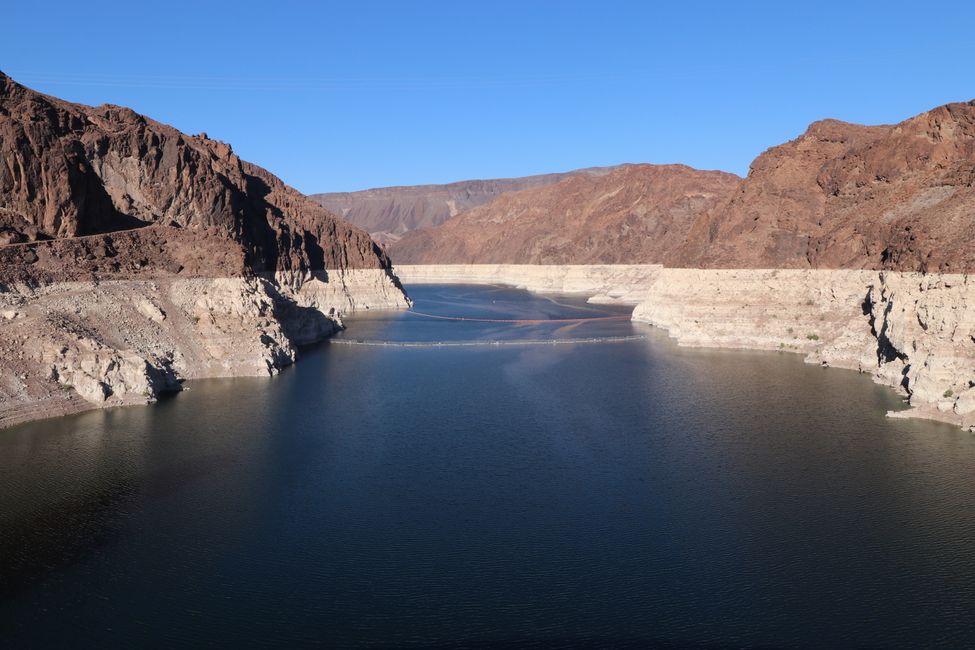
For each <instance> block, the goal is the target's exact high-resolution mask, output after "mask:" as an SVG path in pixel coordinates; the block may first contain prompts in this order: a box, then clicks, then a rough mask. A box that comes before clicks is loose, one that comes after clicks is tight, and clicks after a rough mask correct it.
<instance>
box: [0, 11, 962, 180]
mask: <svg viewBox="0 0 975 650" xmlns="http://www.w3.org/2000/svg"><path fill="white" fill-rule="evenodd" d="M655 5H656V3H652V2H650V1H645V2H618V1H612V0H601V1H595V0H594V1H592V2H573V1H569V0H560V1H552V2H548V1H536V2H532V1H530V0H521V1H520V2H507V1H499V0H490V1H485V2H477V3H475V2H461V1H459V0H455V1H453V2H433V1H430V2H421V1H419V0H415V1H408V0H401V1H399V2H370V1H368V0H356V1H351V0H345V1H342V2H331V1H326V2H310V1H309V2H295V1H290V0H278V1H277V2H247V1H237V2H204V1H202V0H198V2H193V3H190V2H186V3H183V2H179V1H175V2H165V3H143V2H131V1H128V2H98V1H87V2H84V3H79V2H70V3H67V2H65V3H58V2H22V1H19V0H14V2H12V3H9V4H8V6H5V7H4V10H3V22H2V24H0V69H2V70H3V71H4V72H6V73H7V74H9V75H11V76H13V77H14V78H15V79H17V80H19V81H21V82H23V83H25V84H26V85H28V86H31V87H33V88H35V89H37V90H40V91H43V92H47V93H50V94H54V95H57V96H60V97H64V98H66V99H70V100H73V101H79V102H83V103H88V104H100V103H114V104H122V105H126V106H131V107H132V108H134V109H136V110H137V111H139V112H142V113H145V114H147V115H149V116H151V117H153V118H155V119H158V120H160V121H163V122H167V123H169V124H172V125H174V126H176V127H177V128H179V129H181V130H183V131H187V132H191V133H196V132H199V131H207V132H208V133H209V134H210V136H211V137H216V138H219V139H221V140H226V141H228V142H230V143H232V144H233V146H234V148H235V150H236V151H237V152H238V153H239V154H240V155H241V156H242V157H243V158H245V159H248V160H250V161H252V162H255V163H257V164H259V165H262V166H264V167H266V168H268V169H270V170H271V171H272V172H274V173H276V174H277V175H279V176H280V177H281V178H283V179H284V180H285V181H286V182H288V183H290V184H292V185H294V186H295V187H297V188H298V189H300V190H302V191H305V192H316V191H335V190H354V189H362V188H366V187H375V186H382V185H398V184H415V183H439V182H447V181H452V180H461V179H466V178H493V177H501V176H520V175H525V174H535V173H542V172H552V171H561V170H566V169H573V168H577V167H584V166H590V165H606V164H614V163H619V162H653V163H670V162H682V163H686V164H689V165H692V166H695V167H700V168H707V169H725V170H728V171H733V172H737V173H739V174H744V173H746V172H747V169H748V165H749V163H750V162H751V160H752V159H753V158H754V157H755V156H756V155H758V154H759V153H760V152H761V151H762V150H764V149H766V148H767V147H769V146H772V145H774V144H778V143H780V142H783V141H785V140H788V139H791V138H793V137H795V136H796V135H798V134H799V133H801V132H802V131H803V130H804V129H805V127H806V125H807V124H808V123H809V122H812V121H814V120H817V119H820V118H824V117H835V118H839V119H844V120H849V121H854V122H865V123H886V122H896V121H899V120H901V119H904V118H906V117H909V116H910V115H913V114H916V113H918V112H921V111H924V110H926V109H928V108H932V107H934V106H937V105H939V104H943V103H945V102H949V101H962V100H969V99H972V98H975V65H973V61H975V37H973V35H972V26H973V25H975V3H972V2H957V3H956V2H940V3H935V4H928V5H925V4H923V3H898V2H853V1H852V0H848V1H847V2H830V1H821V2H815V3H813V2H810V3H799V2H795V3H793V2H774V3H764V2H738V3H730V2H714V3H709V2H693V1H685V2H678V3H660V6H655Z"/></svg>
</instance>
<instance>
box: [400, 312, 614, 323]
mask: <svg viewBox="0 0 975 650" xmlns="http://www.w3.org/2000/svg"><path fill="white" fill-rule="evenodd" d="M406 313H407V314H413V315H414V316H423V317H425V318H436V319H439V320H456V321H468V322H473V323H518V324H522V325H526V324H527V325H546V324H549V323H585V322H589V321H606V320H630V315H629V314H621V315H619V316H592V317H589V318H470V317H467V316H439V315H437V314H427V313H425V312H422V311H415V310H413V309H411V310H409V311H407V312H406Z"/></svg>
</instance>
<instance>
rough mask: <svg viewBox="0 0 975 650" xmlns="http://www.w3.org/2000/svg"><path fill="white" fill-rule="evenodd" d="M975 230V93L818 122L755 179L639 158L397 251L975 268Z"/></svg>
mask: <svg viewBox="0 0 975 650" xmlns="http://www.w3.org/2000/svg"><path fill="white" fill-rule="evenodd" d="M665 169H668V171H667V172H666V173H664V170H665ZM701 174H704V176H701ZM692 179H695V182H697V183H698V184H694V183H691V180H692ZM705 181H706V182H705ZM701 183H704V184H701ZM973 241H975V101H971V102H959V103H953V104H947V105H944V106H940V107H938V108H935V109H932V110H930V111H926V112H924V113H921V114H920V115H917V116H915V117H912V118H909V119H907V120H904V121H903V122H900V123H898V124H894V125H880V126H863V125H857V124H849V123H846V122H842V121H839V120H822V121H819V122H815V123H813V124H812V125H810V126H809V128H808V129H807V130H806V132H805V133H803V134H802V135H801V136H799V137H798V138H796V139H795V140H792V141H790V142H787V143H785V144H781V145H778V146H775V147H772V148H770V149H768V150H767V151H765V152H764V153H762V154H761V155H760V156H758V158H756V159H755V161H754V162H753V163H752V165H751V168H750V170H749V173H748V176H747V177H746V178H744V179H738V178H737V177H733V176H731V175H728V174H722V173H720V172H700V171H698V170H692V169H691V168H689V167H683V166H680V165H676V166H653V165H635V166H631V167H624V168H621V169H618V170H615V171H613V172H611V173H610V174H606V175H603V176H600V177H590V178H569V179H562V180H561V181H559V182H558V183H556V184H553V185H548V186H546V187H542V188H532V189H526V190H522V191H519V192H512V193H507V194H503V195H501V196H499V197H498V198H497V199H495V200H494V201H492V202H491V203H487V204H484V205H481V206H478V207H475V208H473V209H471V210H469V211H468V212H466V213H464V214H461V215H458V216H456V217H454V218H452V219H450V220H449V221H447V222H446V223H444V224H442V225H440V226H436V227H433V228H427V229H424V230H418V231H415V232H412V233H409V234H407V235H406V236H404V237H403V238H402V239H401V240H399V241H398V242H396V243H394V244H393V245H392V247H391V248H390V253H391V255H392V258H393V260H394V262H396V263H400V264H406V263H418V264H420V263H422V264H446V263H521V264H568V263H574V264H591V263H619V262H626V263H661V264H666V265H668V266H675V267H695V268H745V269H748V268H769V269H775V268H824V269H828V268H834V269H879V270H882V269H890V270H898V271H941V272H970V271H975V245H973V244H972V242H973Z"/></svg>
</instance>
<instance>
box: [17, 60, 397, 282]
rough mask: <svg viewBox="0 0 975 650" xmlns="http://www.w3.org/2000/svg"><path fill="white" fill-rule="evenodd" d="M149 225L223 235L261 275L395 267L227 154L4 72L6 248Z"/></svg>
mask: <svg viewBox="0 0 975 650" xmlns="http://www.w3.org/2000/svg"><path fill="white" fill-rule="evenodd" d="M149 224H160V225H167V226H175V227H179V228H184V229H194V230H195V229H214V230H217V231H220V232H222V233H224V234H225V235H226V236H227V237H228V238H229V239H231V240H233V241H235V242H237V243H238V244H239V245H240V246H241V247H242V249H243V251H244V254H245V257H246V263H247V266H248V268H249V269H250V270H253V271H255V272H271V271H308V270H316V269H323V268H350V267H351V268H385V267H387V266H388V260H387V259H386V258H385V256H384V255H383V253H382V252H381V251H380V250H379V249H378V248H377V247H376V246H375V244H374V243H373V242H372V241H371V240H370V238H369V236H368V235H367V234H366V233H365V232H363V231H362V230H360V229H358V228H355V227H352V226H350V225H349V224H347V223H345V222H343V221H341V220H340V219H338V218H336V217H335V216H334V215H333V214H331V213H329V212H328V211H327V210H325V209H323V208H322V207H321V206H319V205H317V204H315V203H314V202H312V201H310V200H308V199H307V198H306V197H304V196H302V195H301V194H300V193H298V192H297V191H296V190H294V189H292V188H290V187H288V186H287V185H285V184H284V183H282V182H281V181H280V180H279V179H277V178H276V177H274V176H273V175H272V174H270V173H269V172H267V171H266V170H264V169H261V168H260V167H257V166H256V165H252V164H250V163H247V162H245V161H242V160H241V159H240V158H238V157H237V155H236V154H234V152H233V150H232V149H231V147H230V145H227V144H224V143H222V142H218V141H215V140H211V139H209V138H208V137H207V136H206V134H200V135H198V136H187V135H185V134H183V133H180V132H179V131H177V130H176V129H174V128H172V127H169V126H166V125H164V124H160V123H159V122H155V121H153V120H151V119H149V118H146V117H143V116H141V115H139V114H137V113H135V112H134V111H132V110H130V109H128V108H122V107H119V106H108V105H106V106H98V107H89V106H82V105H80V104H73V103H69V102H65V101H61V100H59V99H55V98H53V97H48V96H46V95H42V94H40V93H37V92H34V91H32V90H30V89H28V88H25V87H23V86H21V85H19V84H17V83H15V82H14V81H13V80H11V79H10V78H9V77H7V76H6V75H3V74H2V73H0V242H2V243H15V242H26V241H31V240H36V239H49V238H63V237H74V236H77V235H89V234H95V233H106V232H112V231H119V230H125V229H131V228H137V227H141V226H145V225H149ZM177 236H178V235H177V234H173V235H172V237H174V238H175V237H177Z"/></svg>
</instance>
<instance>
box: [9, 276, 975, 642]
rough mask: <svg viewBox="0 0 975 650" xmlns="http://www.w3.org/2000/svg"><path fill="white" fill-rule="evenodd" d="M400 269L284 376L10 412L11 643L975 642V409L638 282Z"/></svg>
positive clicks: (193, 385)
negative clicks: (840, 364)
mask: <svg viewBox="0 0 975 650" xmlns="http://www.w3.org/2000/svg"><path fill="white" fill-rule="evenodd" d="M407 289H408V291H409V293H410V294H411V296H412V297H413V298H414V300H415V303H416V307H415V308H416V310H417V311H418V312H422V314H425V315H418V314H406V313H374V314H366V315H362V316H358V317H355V318H349V319H348V321H347V325H348V329H347V330H346V331H345V332H343V333H341V334H340V335H339V336H338V337H337V338H336V340H335V341H333V342H326V343H324V344H322V345H320V346H318V347H316V348H313V349H309V350H306V351H304V352H303V354H302V355H301V359H300V361H299V362H298V364H297V365H296V366H294V367H293V368H290V369H288V370H286V371H285V372H283V373H281V374H280V375H279V376H277V377H273V378H266V379H265V378H242V379H222V380H206V381H195V382H190V383H188V384H187V388H188V390H187V391H185V392H183V393H181V394H179V395H176V396H174V397H172V398H168V399H165V400H163V401H161V402H160V403H159V404H156V405H153V406H150V407H144V408H143V407H130V408H123V409H111V410H105V411H98V412H92V413H86V414H82V415H79V416H73V417H66V418H60V419H53V420H47V421H42V422H35V423H31V424H27V425H22V426H19V427H16V428H13V429H9V430H3V431H0V638H2V639H4V640H5V641H6V643H5V644H4V645H5V647H24V646H33V647H51V646H65V645H70V646H85V647H107V646H135V647H158V646H174V645H183V646H187V645H192V646H198V645H217V646H233V647H250V646H262V647H301V646H309V645H316V644H323V645H329V646H339V647H346V646H366V647H368V646H378V647H391V646H392V647H399V646H405V647H426V646H462V647H478V648H482V647H484V648H486V647H495V646H498V645H506V644H518V645H525V646H529V647H539V648H547V647H580V646H583V647H585V646H589V647H646V646H659V647H687V646H700V647H707V648H712V647H727V646H734V647H737V646H766V647H767V646H795V647H837V646H851V645H869V646H883V647H895V646H900V647H911V646H918V645H924V646H932V645H942V646H953V647H959V646H964V645H969V646H970V645H972V644H975V615H973V612H975V436H973V435H972V434H970V433H967V432H963V431H961V430H959V429H957V428H954V427H950V426H947V425H941V424H936V423H931V422H924V421H912V420H898V419H888V418H886V417H885V413H886V412H887V411H888V410H892V409H899V408H903V405H902V403H901V400H900V398H898V397H897V396H896V395H895V394H894V393H893V392H892V391H890V390H889V389H886V388H883V387H881V386H878V385H875V384H873V383H872V382H871V381H870V379H869V378H868V377H867V376H865V375H859V374H857V373H854V372H850V371H844V370H835V369H824V368H821V367H818V366H811V365H806V364H804V363H803V362H802V358H801V357H800V356H798V355H792V354H788V353H779V352H747V351H722V350H697V349H687V348H680V347H678V346H676V345H675V344H674V343H673V341H671V340H670V339H669V338H667V336H666V334H665V333H663V332H661V331H659V330H655V329H653V328H650V327H649V326H645V325H642V324H637V323H632V322H630V321H629V320H627V319H626V318H625V316H626V315H627V314H628V313H629V309H626V308H622V307H602V306H593V305H588V304H587V303H586V302H585V300H584V299H582V298H579V297H570V296H557V297H555V296H547V297H546V296H541V295H534V294H529V293H527V292H525V291H520V290H516V289H512V288H504V287H489V286H480V287H476V286H459V285H451V286H414V287H407ZM438 316H439V317H448V318H438ZM620 316H623V318H620ZM457 317H460V318H466V319H477V320H452V318H457ZM580 318H584V319H599V320H572V319H580ZM546 320H547V321H550V322H539V321H546ZM509 321H514V322H509ZM573 339H574V341H573Z"/></svg>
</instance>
